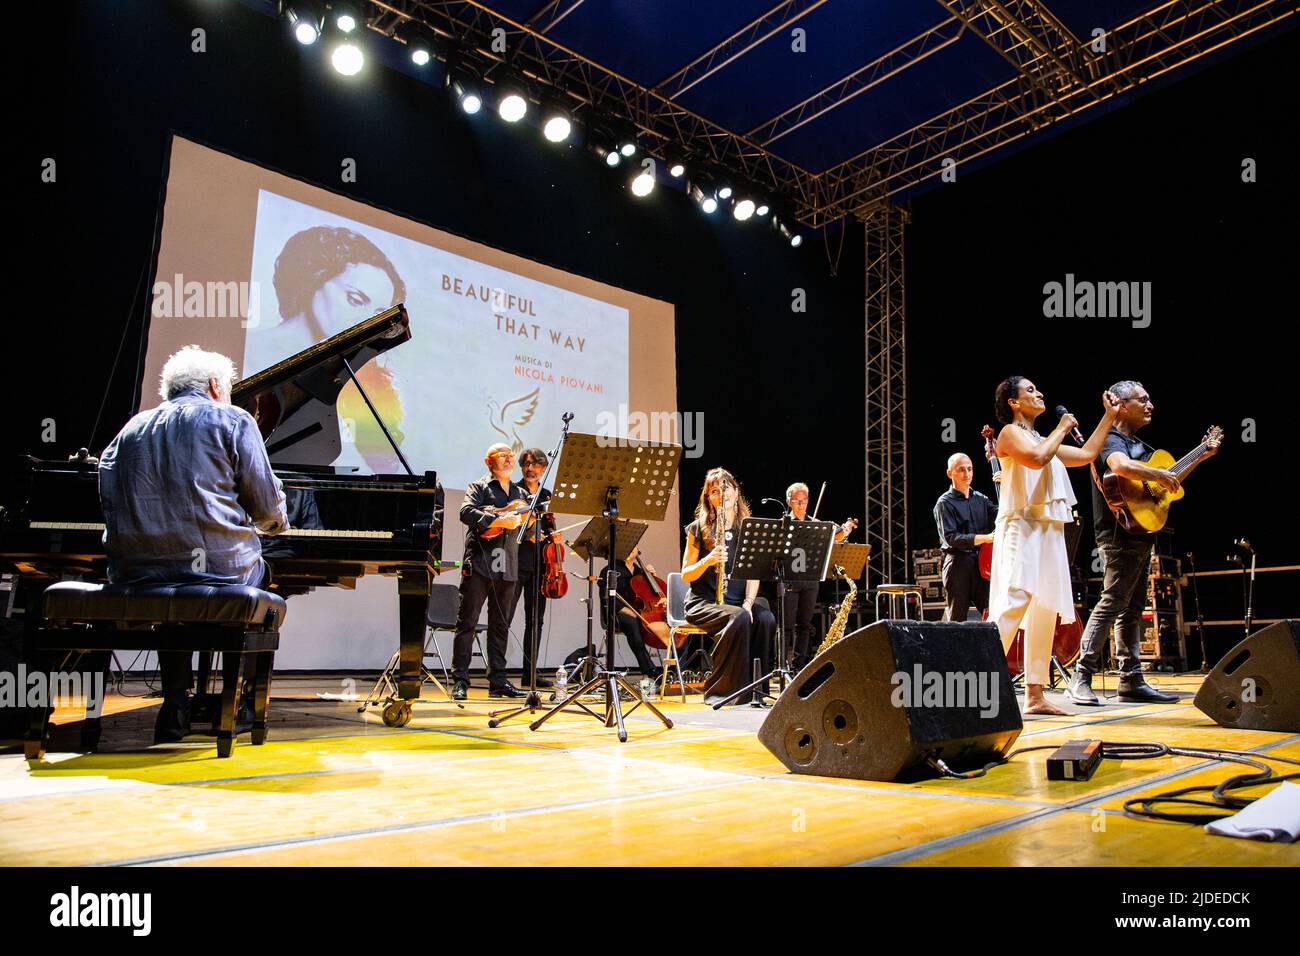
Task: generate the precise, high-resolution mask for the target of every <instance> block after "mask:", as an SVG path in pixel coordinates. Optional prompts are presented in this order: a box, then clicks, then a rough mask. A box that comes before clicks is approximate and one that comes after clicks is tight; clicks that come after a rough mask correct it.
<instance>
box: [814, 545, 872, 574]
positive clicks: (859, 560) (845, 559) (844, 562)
mask: <svg viewBox="0 0 1300 956" xmlns="http://www.w3.org/2000/svg"><path fill="white" fill-rule="evenodd" d="M870 556H871V545H869V544H858V543H856V542H850V541H844V542H841V543H840V544H837V545H835V547H833V548H831V560H830V563H829V564H827V566H826V568H827V570H826V574H825V575H824V576H823V578H822V579H823V580H828V579H829V578H830V577H831V573H830V572H831V569H832V568H834V567H835V566H836V565H839V566H840V567H841V568H843V569H844V575H845V577H847V578H848V579H849V580H850V581H856V580H858V579H859V578H861V577H862V572H864V571H865V570H866V569H867V558H869V557H870ZM835 580H837V581H838V580H839V578H835Z"/></svg>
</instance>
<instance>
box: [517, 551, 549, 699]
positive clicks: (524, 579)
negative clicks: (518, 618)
mask: <svg viewBox="0 0 1300 956" xmlns="http://www.w3.org/2000/svg"><path fill="white" fill-rule="evenodd" d="M536 581H537V572H536V570H535V569H534V568H533V567H532V566H527V567H526V566H525V565H524V563H523V562H522V561H521V562H520V563H519V581H518V583H517V586H516V587H515V603H514V607H512V608H511V609H510V620H512V621H513V620H514V619H515V612H516V611H517V610H518V608H519V602H520V601H523V604H524V636H523V644H524V661H523V679H524V680H525V681H527V680H529V679H530V678H531V675H532V667H533V642H534V641H536V642H537V647H538V648H540V647H541V646H542V628H543V627H544V626H545V625H546V598H544V597H542V595H541V594H540V593H534V589H535V588H536V587H537V584H536ZM534 626H536V628H537V630H536V631H534V630H533V628H534Z"/></svg>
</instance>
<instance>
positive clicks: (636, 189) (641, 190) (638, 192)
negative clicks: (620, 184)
mask: <svg viewBox="0 0 1300 956" xmlns="http://www.w3.org/2000/svg"><path fill="white" fill-rule="evenodd" d="M651 169H653V167H643V168H642V170H641V172H639V173H637V175H636V177H635V178H633V180H632V195H633V196H636V197H637V198H643V197H645V196H649V195H650V194H651V193H652V192H654V188H655V177H654V173H653V172H651Z"/></svg>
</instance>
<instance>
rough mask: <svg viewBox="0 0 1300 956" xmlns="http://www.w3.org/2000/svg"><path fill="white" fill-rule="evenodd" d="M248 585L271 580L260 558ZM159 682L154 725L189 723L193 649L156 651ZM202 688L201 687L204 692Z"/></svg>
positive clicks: (161, 727)
mask: <svg viewBox="0 0 1300 956" xmlns="http://www.w3.org/2000/svg"><path fill="white" fill-rule="evenodd" d="M247 583H248V584H249V586H251V587H255V588H264V587H266V586H267V585H268V584H270V583H271V567H270V565H268V564H267V563H266V562H265V561H263V560H259V561H258V563H257V567H255V568H254V569H253V570H252V572H250V574H249V579H248V582H247ZM158 683H159V684H160V685H161V690H162V693H163V706H162V707H161V708H160V709H159V711H158V721H157V725H158V727H159V729H163V728H164V727H168V728H170V727H176V728H178V729H182V730H183V729H185V728H186V727H188V726H189V692H190V689H191V688H192V687H193V686H194V652H193V651H159V652H158ZM204 690H205V688H202V687H200V688H199V691H200V692H203V691H204Z"/></svg>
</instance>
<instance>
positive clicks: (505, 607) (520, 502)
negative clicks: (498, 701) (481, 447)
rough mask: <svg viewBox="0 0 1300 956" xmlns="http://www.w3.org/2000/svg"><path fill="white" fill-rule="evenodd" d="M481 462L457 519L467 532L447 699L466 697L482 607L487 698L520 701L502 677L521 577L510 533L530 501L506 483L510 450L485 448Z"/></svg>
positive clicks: (515, 486)
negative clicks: (484, 471) (480, 474)
mask: <svg viewBox="0 0 1300 956" xmlns="http://www.w3.org/2000/svg"><path fill="white" fill-rule="evenodd" d="M483 463H484V464H485V465H487V468H488V473H487V474H486V475H484V476H483V477H482V478H477V479H475V480H474V481H471V482H470V483H469V485H468V487H466V488H465V500H464V503H463V504H462V505H461V506H460V520H461V523H462V524H464V525H465V526H466V528H467V531H466V532H465V560H464V564H463V565H462V567H461V579H460V611H459V613H458V615H457V619H456V638H455V641H454V643H453V645H452V656H451V667H452V671H451V676H452V679H453V680H454V681H455V683H454V685H453V688H452V692H451V696H452V697H453V698H454V699H455V700H464V699H465V698H466V697H467V696H468V692H469V663H470V658H471V656H472V654H473V651H474V625H475V624H477V623H478V618H479V614H481V613H482V611H483V605H484V604H487V608H488V629H487V666H488V696H489V697H522V696H523V692H522V691H520V690H519V689H518V688H517V687H515V685H514V684H512V683H510V680H509V679H508V678H507V677H506V640H507V638H508V636H509V633H510V614H511V613H512V612H513V611H514V608H515V581H516V579H517V578H518V577H519V555H518V550H519V546H518V544H516V542H515V536H514V535H513V534H510V533H509V532H511V531H514V530H516V529H517V528H518V527H519V526H520V525H521V524H523V523H524V521H525V512H524V510H522V509H523V506H524V505H526V504H527V503H528V498H527V495H526V493H525V492H524V489H523V487H522V486H520V485H518V484H516V483H515V482H513V481H511V480H510V475H511V473H512V472H513V471H514V470H515V453H514V451H512V450H511V448H510V446H509V445H502V444H496V445H492V446H491V447H489V448H488V450H487V455H486V457H484V459H483ZM512 509H513V510H512Z"/></svg>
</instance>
